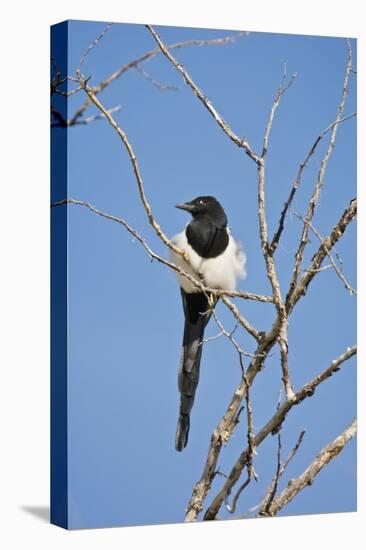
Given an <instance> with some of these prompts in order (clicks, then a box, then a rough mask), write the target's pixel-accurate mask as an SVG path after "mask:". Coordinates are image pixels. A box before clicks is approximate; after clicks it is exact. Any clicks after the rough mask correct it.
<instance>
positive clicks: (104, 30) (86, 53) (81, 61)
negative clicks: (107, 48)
mask: <svg viewBox="0 0 366 550" xmlns="http://www.w3.org/2000/svg"><path fill="white" fill-rule="evenodd" d="M112 24H113V23H108V25H107V26H106V27H105V28H104V29H103V30H102V32H101V33H100V35H99V36H97V38H96V39H95V40H93V42H92V43H91V44H89V46H88V47H87V49H86V50H85V52H84V53H83V55H82V56H81V58H80V61H79V66H78V68H77V69H76V73H77V74H78V75H80V73H81V68H82V66H83V65H84V63H85V60H86V58H87V57H88V55H89V54H90V52H91V50H92V49H93V48H95V46H96V45H97V44H99V42H100V41H101V40H102V38H103V37H104V36H105V34H106V33H107V32H108V31H109V30H110V28H111V26H112Z"/></svg>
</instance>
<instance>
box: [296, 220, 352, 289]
mask: <svg viewBox="0 0 366 550" xmlns="http://www.w3.org/2000/svg"><path fill="white" fill-rule="evenodd" d="M295 216H297V217H298V218H299V219H300V220H302V221H303V222H304V223H307V224H308V225H309V227H310V229H311V230H312V232H313V233H314V235H315V236H316V237H318V239H319V240H320V242H321V243H324V239H323V237H322V236H321V235H320V233H319V231H318V230H317V229H316V228H315V227H314V226H313V224H312V223H311V222H309V221H307V220H306V219H305V218H304V217H303V216H302V215H301V214H298V213H295ZM324 246H325V251H326V254H327V256H328V258H329V261H330V263H331V265H332V267H333V268H334V271H335V272H336V273H337V275H338V277H339V278H340V279H341V281H342V282H343V284H344V286H345V288H346V289H347V290H348V291H349V293H350V294H351V296H352V294H357V291H356V290H355V289H354V288H352V287H351V285H350V284H349V283H348V281H347V279H346V278H345V276H344V275H343V273H342V271H341V270H340V269H339V267H338V266H337V264H336V263H335V261H334V259H333V257H332V255H331V253H330V252H329V250H328V249H327V245H326V243H325V244H324Z"/></svg>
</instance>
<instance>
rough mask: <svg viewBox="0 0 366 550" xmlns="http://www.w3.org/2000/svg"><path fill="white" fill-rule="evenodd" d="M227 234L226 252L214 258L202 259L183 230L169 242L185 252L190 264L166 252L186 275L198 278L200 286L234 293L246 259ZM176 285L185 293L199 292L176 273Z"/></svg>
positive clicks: (244, 274) (241, 250) (174, 254)
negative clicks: (200, 282)
mask: <svg viewBox="0 0 366 550" xmlns="http://www.w3.org/2000/svg"><path fill="white" fill-rule="evenodd" d="M227 231H228V234H229V244H228V246H227V247H226V249H225V251H224V252H223V253H222V254H220V255H219V256H217V257H216V258H207V259H205V258H201V257H200V256H199V255H198V254H197V253H196V252H195V251H194V250H193V248H192V247H191V246H190V244H189V243H188V241H187V237H186V232H185V230H184V231H182V233H179V234H178V235H176V236H175V237H173V239H172V243H173V244H175V246H177V247H178V248H181V249H182V250H185V251H186V252H187V254H188V258H189V261H190V264H191V265H188V264H187V262H186V261H185V260H184V259H183V258H182V256H180V255H179V254H176V253H175V252H173V251H172V250H169V256H170V261H171V262H173V263H174V264H176V265H177V266H178V267H180V268H181V269H183V270H184V271H185V272H186V273H188V274H189V275H192V276H193V277H195V278H198V279H200V280H201V281H202V283H203V284H204V285H205V286H207V287H209V288H215V289H218V290H235V288H236V284H237V280H238V279H239V278H240V279H243V278H245V276H246V272H245V263H246V256H245V253H244V251H243V249H242V248H241V246H240V245H239V244H238V243H237V242H236V241H235V240H234V238H233V237H232V236H231V234H230V231H229V230H227ZM177 276H178V280H179V284H180V286H181V287H182V288H183V290H184V291H185V292H199V289H197V287H195V286H194V285H193V283H191V281H189V279H187V277H185V276H184V275H181V274H179V273H178V274H177Z"/></svg>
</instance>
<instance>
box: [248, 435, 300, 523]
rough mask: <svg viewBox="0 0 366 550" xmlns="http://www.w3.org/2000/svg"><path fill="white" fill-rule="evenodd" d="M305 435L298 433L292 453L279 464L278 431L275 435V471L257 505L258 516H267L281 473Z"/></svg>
mask: <svg viewBox="0 0 366 550" xmlns="http://www.w3.org/2000/svg"><path fill="white" fill-rule="evenodd" d="M304 435H305V430H302V432H301V433H300V435H299V437H298V440H297V442H296V445H295V446H294V448H293V449H292V451H291V452H290V453H289V454H288V456H287V458H286V460H285V461H284V462H281V432H280V431H279V432H278V434H277V438H278V448H277V469H276V474H275V476H274V478H273V480H272V483H271V485H270V486H269V489H268V491H267V493H266V495H265V497H264V499H263V500H262V502H261V503H260V504H259V506H258V508H259V512H258V516H267V515H269V509H270V506H271V504H272V502H273V499H274V497H275V496H276V493H277V489H278V483H279V481H280V478H281V477H282V475H283V473H284V472H285V470H286V468H287V466H288V465H289V463H290V462H291V460H292V459H293V458H294V456H295V454H296V453H297V451H298V449H299V447H300V445H301V443H302V440H303V438H304Z"/></svg>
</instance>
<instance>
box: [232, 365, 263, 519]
mask: <svg viewBox="0 0 366 550" xmlns="http://www.w3.org/2000/svg"><path fill="white" fill-rule="evenodd" d="M243 380H244V384H245V401H246V408H247V425H248V432H247V440H248V456H247V462H246V467H247V479H246V481H245V482H244V483H243V484H242V485H241V487H240V488H239V489H238V491H237V493H236V494H235V496H234V498H233V500H232V503H231V505H229V504H228V502H227V499H225V506H226V510H227V511H228V512H229V513H230V514H235V510H236V504H237V502H238V499H239V497H240V495H241V493H242V492H243V491H244V489H245V488H246V487H247V486H248V485H249V483H250V482H251V481H252V479H255V480H256V481H258V476H257V474H256V471H255V469H254V466H253V457H254V455H255V454H256V448H255V447H256V446H255V437H254V433H253V417H252V403H251V400H250V395H249V383H248V380H247V376H246V373H245V372H243Z"/></svg>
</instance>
